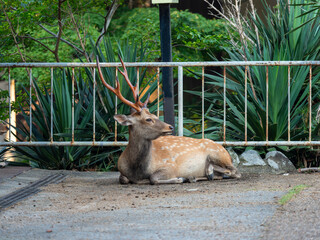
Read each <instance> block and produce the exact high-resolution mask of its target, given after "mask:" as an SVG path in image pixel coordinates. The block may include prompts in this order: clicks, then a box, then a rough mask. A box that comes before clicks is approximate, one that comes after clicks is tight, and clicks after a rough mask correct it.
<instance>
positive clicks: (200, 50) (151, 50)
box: [109, 8, 229, 61]
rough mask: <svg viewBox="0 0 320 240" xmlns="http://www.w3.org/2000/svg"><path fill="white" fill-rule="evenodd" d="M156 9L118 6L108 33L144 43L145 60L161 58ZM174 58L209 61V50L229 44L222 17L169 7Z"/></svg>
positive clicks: (215, 49)
mask: <svg viewBox="0 0 320 240" xmlns="http://www.w3.org/2000/svg"><path fill="white" fill-rule="evenodd" d="M159 26H160V23H159V9H158V8H136V9H132V10H129V9H125V8H122V9H119V11H118V13H117V14H116V15H115V16H114V19H113V21H112V23H111V25H110V29H109V30H110V33H111V34H113V35H114V36H116V37H120V38H121V39H130V40H131V41H141V40H143V42H144V43H145V44H147V53H148V60H150V61H154V60H156V59H160V58H161V53H160V49H161V48H160V31H159ZM171 31H172V48H173V49H172V52H173V61H203V60H208V54H207V53H208V51H212V52H213V53H215V54H219V53H220V52H221V51H222V49H223V47H226V46H229V45H228V41H227V40H228V39H229V37H228V34H227V24H226V22H225V21H224V20H207V19H205V18H204V17H202V16H201V15H199V14H194V13H190V12H188V11H178V10H176V9H171Z"/></svg>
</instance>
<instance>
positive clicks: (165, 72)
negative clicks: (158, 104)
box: [159, 4, 175, 126]
mask: <svg viewBox="0 0 320 240" xmlns="http://www.w3.org/2000/svg"><path fill="white" fill-rule="evenodd" d="M159 14H160V40H161V59H162V62H171V61H172V46H171V24H170V4H159ZM162 88H163V97H164V99H163V110H164V121H165V122H166V123H169V124H171V125H172V126H175V124H174V94H173V71H172V68H171V67H170V68H169V67H164V68H162Z"/></svg>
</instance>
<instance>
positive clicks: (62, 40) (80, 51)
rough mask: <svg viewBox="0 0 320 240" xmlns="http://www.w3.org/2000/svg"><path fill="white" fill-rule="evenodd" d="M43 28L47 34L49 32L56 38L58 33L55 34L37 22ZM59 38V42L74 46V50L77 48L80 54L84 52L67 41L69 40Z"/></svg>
mask: <svg viewBox="0 0 320 240" xmlns="http://www.w3.org/2000/svg"><path fill="white" fill-rule="evenodd" d="M38 25H39V26H40V27H41V28H42V29H43V30H45V31H46V32H47V33H49V34H51V35H52V36H54V37H55V38H57V37H58V35H57V34H55V33H54V32H51V31H50V30H49V29H47V28H46V27H45V26H43V25H42V24H40V23H39V24H38ZM60 40H61V42H64V43H66V44H68V45H69V46H70V47H72V48H74V49H75V50H77V51H78V52H79V53H81V54H84V52H83V51H82V50H81V49H80V48H78V47H77V46H75V45H74V44H72V43H71V42H69V41H67V40H65V39H63V38H60Z"/></svg>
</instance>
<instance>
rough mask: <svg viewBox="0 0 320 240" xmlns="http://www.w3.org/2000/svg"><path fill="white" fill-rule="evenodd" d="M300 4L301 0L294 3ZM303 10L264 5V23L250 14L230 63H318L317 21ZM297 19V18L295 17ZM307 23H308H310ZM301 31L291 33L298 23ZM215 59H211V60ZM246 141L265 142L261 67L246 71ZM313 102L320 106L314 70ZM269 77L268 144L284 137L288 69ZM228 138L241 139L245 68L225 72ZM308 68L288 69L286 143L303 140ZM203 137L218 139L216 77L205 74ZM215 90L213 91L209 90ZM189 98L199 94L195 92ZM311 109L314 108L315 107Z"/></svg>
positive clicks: (279, 69) (220, 79) (218, 79)
mask: <svg viewBox="0 0 320 240" xmlns="http://www.w3.org/2000/svg"><path fill="white" fill-rule="evenodd" d="M294 2H295V3H303V2H304V0H297V1H294ZM307 11H308V6H305V7H294V6H290V5H288V2H287V1H285V0H280V1H279V5H278V6H277V8H275V9H272V8H270V7H269V6H267V4H265V13H266V14H265V19H264V20H262V19H261V18H259V17H258V16H253V15H249V16H248V17H247V19H246V24H245V25H244V26H243V28H242V29H243V31H244V33H245V34H244V36H246V44H244V45H242V47H239V48H237V49H226V51H227V53H228V56H229V58H228V59H226V60H231V61H272V60H275V61H279V60H317V59H319V56H320V55H319V52H320V31H319V23H320V19H319V17H317V18H314V16H315V14H316V13H315V12H310V14H305V15H303V16H301V15H302V13H304V12H307ZM298 16H299V17H298ZM310 19H312V20H311V21H310ZM303 23H306V24H304V25H303V26H302V27H301V28H299V29H297V30H295V31H293V30H294V29H296V28H297V27H298V26H300V25H301V24H303ZM213 58H214V57H213ZM247 70H248V74H247V77H248V85H247V87H248V140H266V101H267V96H266V67H261V66H253V67H249V68H248V69H247ZM312 70H313V72H312V73H313V75H312V86H313V100H314V101H316V102H319V92H318V91H317V90H318V89H319V87H318V84H319V78H320V71H319V68H313V69H312ZM268 74H269V85H268V87H269V98H268V99H269V102H268V103H269V110H268V122H269V125H268V127H269V131H268V134H269V136H268V137H269V140H274V141H276V140H287V138H288V131H287V130H288V92H287V89H288V67H280V66H273V67H269V68H268ZM227 76H228V77H227V140H244V134H245V128H244V122H245V118H244V109H245V97H244V96H245V67H228V68H227ZM308 79H309V67H308V66H296V67H291V68H290V91H291V94H290V106H289V108H290V116H291V125H290V132H291V140H303V139H306V133H307V132H306V129H307V128H306V125H305V124H304V123H305V122H304V120H305V119H304V118H305V116H304V114H303V113H305V112H306V109H307V106H308V104H307V103H308V102H307V101H308V98H307V96H308V91H309V88H308V85H307V84H308ZM206 82H207V87H208V89H209V90H208V91H207V92H206V95H205V97H206V100H207V107H208V111H207V112H206V119H207V121H206V124H207V126H208V127H207V129H206V133H207V134H210V135H211V136H212V137H216V138H217V139H219V140H221V139H222V137H221V136H222V116H223V112H222V106H223V105H222V103H223V96H222V94H221V93H222V89H221V87H222V86H223V76H222V75H221V74H217V73H215V74H207V75H206ZM212 89H214V90H212ZM193 93H194V94H197V95H199V94H200V93H195V92H193ZM315 107H316V106H314V108H315Z"/></svg>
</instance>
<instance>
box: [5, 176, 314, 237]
mask: <svg viewBox="0 0 320 240" xmlns="http://www.w3.org/2000/svg"><path fill="white" fill-rule="evenodd" d="M40 172H41V173H44V174H48V173H49V171H47V172H46V171H42V170H41V171H40V170H32V171H28V172H27V173H24V174H23V176H20V177H24V178H25V179H28V177H32V176H34V175H35V174H38V173H40ZM63 173H64V174H66V175H67V178H66V179H65V180H64V181H63V182H61V183H59V184H51V185H49V186H47V187H44V188H43V189H42V191H41V192H40V193H38V194H37V195H34V196H32V197H30V198H28V199H27V200H24V201H22V202H20V203H18V204H16V205H14V206H13V207H10V208H8V209H5V210H4V211H2V212H0V236H1V239H207V238H212V237H213V239H218V238H219V239H220V238H222V239H317V238H316V237H319V236H320V235H319V234H320V230H319V229H318V228H317V221H318V220H319V219H320V218H319V206H320V205H319V204H318V203H319V200H318V199H319V197H320V193H319V189H320V188H319V187H320V184H319V176H320V174H316V173H315V174H293V175H288V176H284V175H244V177H243V178H242V179H240V180H222V181H214V182H200V183H189V184H181V185H161V186H150V185H119V184H118V179H117V178H118V173H77V172H63ZM28 174H29V175H30V176H29V175H28ZM13 180H14V181H17V182H19V178H18V177H16V178H13V179H12V181H13ZM301 184H305V185H307V186H309V187H307V188H305V189H304V190H303V191H302V192H301V193H300V194H298V196H296V197H295V198H294V199H293V200H291V201H290V202H289V203H287V204H286V205H284V206H281V205H280V204H279V203H278V201H279V199H280V198H281V197H282V196H283V195H285V194H286V193H287V192H288V191H289V190H290V189H291V188H293V187H294V186H297V185H301ZM1 186H2V185H1V184H0V187H1ZM316 203H317V204H316ZM316 205H317V206H316ZM315 208H316V209H315ZM314 210H316V211H317V212H314ZM314 218H317V219H314ZM297 224H298V225H299V227H298V228H297ZM295 229H297V230H295ZM301 229H304V230H303V231H302V232H301V231H300V233H299V230H301ZM307 231H308V232H310V234H307V233H306V232H307ZM278 236H280V238H279V237H278Z"/></svg>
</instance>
